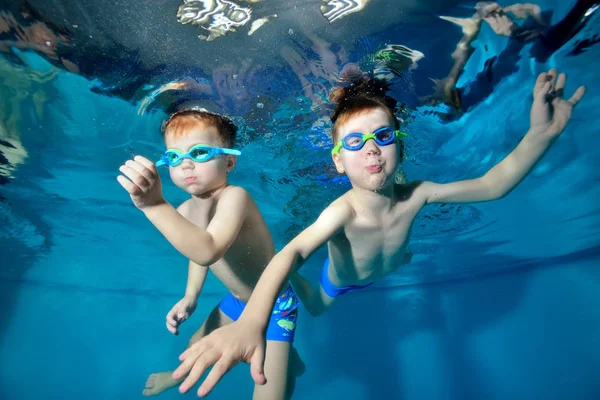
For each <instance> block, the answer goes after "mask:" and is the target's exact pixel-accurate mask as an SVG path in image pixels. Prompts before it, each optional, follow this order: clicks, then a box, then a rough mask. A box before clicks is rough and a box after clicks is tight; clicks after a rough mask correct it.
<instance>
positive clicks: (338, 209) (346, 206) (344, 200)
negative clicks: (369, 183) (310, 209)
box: [323, 190, 356, 217]
mask: <svg viewBox="0 0 600 400" xmlns="http://www.w3.org/2000/svg"><path fill="white" fill-rule="evenodd" d="M351 192H352V191H351V190H350V191H348V192H346V193H344V194H343V195H341V196H340V197H338V198H337V199H335V200H334V201H333V202H331V204H330V205H329V206H328V207H327V208H326V209H325V210H323V213H327V214H330V215H332V214H335V215H337V216H340V217H352V216H354V215H356V211H355V210H354V202H353V201H352V194H351Z"/></svg>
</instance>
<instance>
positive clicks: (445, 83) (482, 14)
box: [424, 0, 597, 111]
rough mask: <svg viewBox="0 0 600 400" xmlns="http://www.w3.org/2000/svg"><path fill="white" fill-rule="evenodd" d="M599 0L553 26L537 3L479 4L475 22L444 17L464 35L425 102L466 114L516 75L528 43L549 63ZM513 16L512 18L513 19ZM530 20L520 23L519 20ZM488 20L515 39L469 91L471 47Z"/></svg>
mask: <svg viewBox="0 0 600 400" xmlns="http://www.w3.org/2000/svg"><path fill="white" fill-rule="evenodd" d="M596 3H597V0H579V1H578V2H577V4H576V5H575V6H574V7H573V9H572V10H571V11H570V12H569V14H568V15H567V17H565V18H564V19H563V20H562V21H561V22H559V23H558V24H556V25H553V26H552V27H549V28H548V25H547V23H546V20H549V16H548V15H546V14H544V13H542V12H541V10H540V7H539V6H538V5H535V4H531V3H526V4H514V5H511V6H508V7H504V8H502V7H500V6H499V5H498V4H497V3H493V2H487V1H486V2H479V3H477V5H476V6H475V9H476V12H475V14H474V15H473V16H472V17H471V18H454V17H445V16H441V17H440V18H442V19H444V20H446V21H450V22H452V23H455V24H457V25H459V26H460V27H461V28H462V32H463V37H462V39H461V40H460V42H459V43H458V45H457V47H456V50H455V51H454V52H453V53H452V58H453V60H454V65H453V66H452V68H451V70H450V73H449V74H448V75H447V76H446V77H445V78H443V79H440V80H434V82H435V87H434V92H433V94H431V95H430V96H427V97H426V98H425V99H424V100H425V102H426V103H437V102H443V103H445V104H447V105H449V106H452V107H453V108H455V109H457V110H460V111H466V110H468V109H469V108H470V107H472V106H474V105H476V104H478V103H479V102H481V101H482V100H483V99H485V98H486V97H487V96H489V95H490V94H491V92H492V90H493V88H494V87H495V86H496V85H497V84H498V83H499V82H500V80H501V79H502V78H503V77H505V76H508V75H510V74H512V73H513V72H514V70H515V68H517V62H518V61H519V59H520V52H521V50H522V49H523V47H524V46H525V45H526V44H528V43H533V46H532V50H531V53H532V55H533V56H534V57H535V58H536V60H537V61H540V62H544V61H546V59H547V58H548V57H549V56H550V55H551V54H552V53H554V52H555V51H556V50H558V49H559V48H560V47H561V46H562V45H564V44H565V43H566V42H567V41H568V40H569V39H571V38H572V37H573V36H574V35H575V34H576V33H577V32H579V31H580V30H581V28H582V27H583V26H584V25H585V24H586V23H587V22H588V20H589V18H590V16H591V14H592V13H593V12H594V11H596V9H597V6H594V4H596ZM511 15H512V16H511ZM515 19H517V20H518V19H522V20H525V22H524V23H523V24H522V25H520V26H519V25H517V24H516V23H515V22H514V20H515ZM483 22H486V23H488V24H489V25H490V27H491V28H492V30H493V31H494V32H495V33H497V34H498V35H501V36H507V37H509V38H510V39H511V40H510V41H509V42H508V45H507V47H506V48H505V49H504V50H503V51H502V52H501V53H500V54H499V55H498V56H494V57H492V58H490V59H488V60H487V61H486V63H485V69H484V71H482V72H480V73H479V74H478V75H477V76H476V78H475V80H473V81H472V82H470V83H469V84H468V85H467V86H466V87H461V88H458V87H457V86H456V84H457V82H458V79H459V78H460V76H461V74H462V72H463V71H464V67H465V65H466V63H467V61H468V60H469V58H470V57H471V55H472V54H473V51H474V49H473V47H472V43H473V41H474V40H475V39H476V38H477V35H478V34H479V32H480V30H481V25H482V23H483Z"/></svg>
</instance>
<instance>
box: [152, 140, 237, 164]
mask: <svg viewBox="0 0 600 400" xmlns="http://www.w3.org/2000/svg"><path fill="white" fill-rule="evenodd" d="M221 154H231V155H234V156H239V155H241V154H242V153H241V152H240V151H238V150H233V149H222V148H220V147H210V146H205V145H203V144H197V145H195V146H193V147H192V148H191V149H189V150H188V151H187V153H182V152H181V151H179V150H177V149H168V150H167V151H166V152H165V154H163V155H162V157H161V158H160V160H158V161H157V162H156V166H157V167H160V166H162V165H168V166H169V167H176V166H178V165H179V164H181V163H182V162H183V160H184V159H186V158H189V159H190V160H192V161H195V162H206V161H208V160H210V159H211V158H214V157H216V156H218V155H221Z"/></svg>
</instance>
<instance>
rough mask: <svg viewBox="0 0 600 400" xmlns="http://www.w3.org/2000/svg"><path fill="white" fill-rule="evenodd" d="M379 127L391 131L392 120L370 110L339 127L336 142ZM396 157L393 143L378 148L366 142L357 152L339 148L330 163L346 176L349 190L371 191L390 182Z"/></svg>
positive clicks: (371, 142) (375, 144)
mask: <svg viewBox="0 0 600 400" xmlns="http://www.w3.org/2000/svg"><path fill="white" fill-rule="evenodd" d="M383 127H392V128H393V127H394V121H393V120H391V118H390V117H389V115H388V114H387V113H386V112H385V111H384V110H382V109H381V108H374V109H372V110H370V111H367V112H365V113H362V114H359V115H357V116H355V117H353V118H350V119H349V120H348V121H347V122H346V123H344V124H342V125H340V126H339V127H338V133H337V137H336V143H337V141H340V140H342V139H343V138H344V137H345V136H346V135H348V134H350V133H362V134H364V135H367V134H369V133H373V132H374V131H375V130H377V129H379V128H383ZM399 156H400V153H399V146H398V143H397V141H395V142H394V143H392V144H389V145H386V146H379V145H378V144H377V143H376V142H375V140H373V139H369V140H367V141H366V143H365V144H364V146H363V148H362V149H360V150H356V151H351V150H346V149H342V150H341V151H340V152H339V153H337V154H335V155H333V162H334V163H335V166H336V168H337V170H338V172H339V173H346V175H347V176H348V178H349V179H350V182H351V183H352V186H353V187H358V188H361V189H366V190H371V191H375V190H381V189H382V188H384V187H385V186H387V185H389V184H391V183H393V182H394V173H395V171H396V167H397V166H398V160H399V158H400V157H399Z"/></svg>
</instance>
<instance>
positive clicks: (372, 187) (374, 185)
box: [352, 177, 394, 192]
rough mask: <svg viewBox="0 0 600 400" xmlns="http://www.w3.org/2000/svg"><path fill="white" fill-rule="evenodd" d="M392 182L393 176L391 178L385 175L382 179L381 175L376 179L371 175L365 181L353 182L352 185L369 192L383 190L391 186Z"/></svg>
mask: <svg viewBox="0 0 600 400" xmlns="http://www.w3.org/2000/svg"><path fill="white" fill-rule="evenodd" d="M393 184H394V179H393V177H391V178H390V177H387V179H384V178H383V177H382V178H381V179H377V178H375V177H373V178H370V179H369V180H367V181H362V182H358V183H353V185H352V186H353V187H355V188H358V189H363V190H369V191H371V192H377V191H381V190H384V189H386V188H388V187H390V186H392V185H393Z"/></svg>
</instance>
